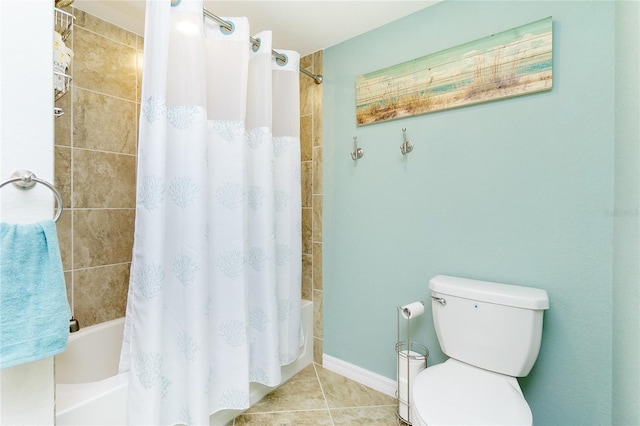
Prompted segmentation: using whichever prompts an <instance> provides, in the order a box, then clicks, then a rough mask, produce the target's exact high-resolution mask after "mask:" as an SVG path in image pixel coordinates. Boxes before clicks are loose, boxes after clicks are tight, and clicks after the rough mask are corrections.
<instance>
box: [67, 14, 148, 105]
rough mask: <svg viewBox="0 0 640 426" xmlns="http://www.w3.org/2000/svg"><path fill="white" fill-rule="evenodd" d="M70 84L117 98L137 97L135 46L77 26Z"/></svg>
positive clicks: (131, 99)
mask: <svg viewBox="0 0 640 426" xmlns="http://www.w3.org/2000/svg"><path fill="white" fill-rule="evenodd" d="M73 46H74V53H75V56H74V63H73V67H74V68H73V84H74V85H75V86H76V87H80V88H83V89H89V90H93V91H95V92H100V93H105V94H108V95H112V96H117V97H119V98H123V99H127V100H130V101H135V99H136V79H137V71H136V49H135V48H132V47H128V46H125V45H123V44H120V43H117V42H115V41H113V40H110V39H108V38H106V37H102V36H100V35H97V34H95V33H93V32H90V31H86V30H84V29H82V28H80V27H76V28H75V30H74V32H73Z"/></svg>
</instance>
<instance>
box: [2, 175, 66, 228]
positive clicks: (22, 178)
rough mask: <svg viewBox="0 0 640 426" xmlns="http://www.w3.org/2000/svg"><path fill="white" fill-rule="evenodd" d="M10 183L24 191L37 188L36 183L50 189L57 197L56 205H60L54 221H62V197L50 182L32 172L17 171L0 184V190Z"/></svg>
mask: <svg viewBox="0 0 640 426" xmlns="http://www.w3.org/2000/svg"><path fill="white" fill-rule="evenodd" d="M8 183H13V186H15V187H16V188H18V189H22V190H27V189H31V188H33V187H34V186H35V184H36V183H41V184H43V185H44V186H46V187H47V188H49V189H50V190H51V191H52V192H53V195H55V197H56V203H58V209H57V210H58V211H57V212H56V215H55V216H54V218H53V221H54V222H57V221H58V219H60V216H61V215H62V209H63V207H62V196H61V195H60V193H59V192H58V190H57V189H56V188H55V187H54V186H53V185H51V184H50V183H49V182H47V181H46V180H42V179H40V178H38V177H36V175H35V174H34V173H33V172H32V171H30V170H17V171H15V172H13V174H12V175H11V177H10V178H9V179H7V180H5V181H4V182H2V183H0V188H2V187H3V186H5V185H6V184H8Z"/></svg>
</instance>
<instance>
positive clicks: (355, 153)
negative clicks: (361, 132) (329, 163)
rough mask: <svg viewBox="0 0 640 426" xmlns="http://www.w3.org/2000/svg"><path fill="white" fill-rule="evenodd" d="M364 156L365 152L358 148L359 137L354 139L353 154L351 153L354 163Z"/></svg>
mask: <svg viewBox="0 0 640 426" xmlns="http://www.w3.org/2000/svg"><path fill="white" fill-rule="evenodd" d="M363 155H364V150H363V149H362V148H358V137H357V136H354V137H353V152H352V153H351V159H352V160H353V161H356V160H359V159H360V158H362V156H363Z"/></svg>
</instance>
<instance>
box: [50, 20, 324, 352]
mask: <svg viewBox="0 0 640 426" xmlns="http://www.w3.org/2000/svg"><path fill="white" fill-rule="evenodd" d="M72 10H73V12H74V14H75V16H76V22H75V26H74V31H73V33H72V35H71V37H70V38H69V39H68V40H67V44H68V45H69V46H70V47H71V48H72V49H73V51H74V53H75V57H74V60H73V69H72V77H73V80H72V89H71V90H70V91H69V92H68V93H67V94H66V95H64V96H63V97H62V98H61V99H60V100H58V101H57V102H56V106H59V107H61V108H62V109H63V110H64V112H65V115H63V116H62V117H60V118H57V119H56V120H55V184H56V187H57V188H59V189H60V190H61V193H62V196H63V199H64V207H65V213H64V214H63V215H62V217H61V219H60V221H59V223H58V234H59V238H60V249H61V254H62V261H63V267H64V271H65V279H66V282H67V288H68V294H69V298H70V302H71V303H72V306H73V308H74V314H75V317H76V318H77V319H78V321H79V322H80V325H81V326H88V325H91V324H96V323H101V322H104V321H108V320H111V319H114V318H118V317H121V316H123V315H124V313H125V307H126V299H127V288H128V282H129V268H130V264H131V249H132V245H133V225H134V217H135V170H136V142H137V133H138V128H137V125H138V113H139V109H140V105H139V100H140V88H141V75H142V61H141V58H142V46H143V39H142V37H140V36H137V35H135V34H133V33H130V32H128V31H125V30H123V29H121V28H118V27H116V26H114V25H111V24H109V23H106V22H104V21H102V20H100V19H98V18H96V17H94V16H92V15H90V14H86V13H84V12H82V11H80V10H77V9H72ZM300 65H301V66H302V67H304V68H307V69H308V70H309V71H311V72H314V73H318V74H320V73H322V51H319V52H316V53H314V54H311V55H308V56H305V57H304V58H302V59H301V63H300ZM300 86H301V94H300V112H301V119H300V121H301V122H300V129H301V145H302V146H301V161H302V186H303V188H302V218H303V243H302V247H303V255H302V262H303V283H302V297H303V298H305V299H312V300H313V301H314V309H315V312H314V321H315V335H314V361H315V362H317V363H322V85H317V84H315V83H314V81H313V79H311V78H309V77H307V76H305V75H302V74H301V76H300Z"/></svg>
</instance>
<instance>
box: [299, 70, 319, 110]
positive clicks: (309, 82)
mask: <svg viewBox="0 0 640 426" xmlns="http://www.w3.org/2000/svg"><path fill="white" fill-rule="evenodd" d="M315 85H316V83H314V81H313V79H312V78H310V77H307V76H306V75H304V74H300V116H301V117H303V116H305V115H309V114H312V113H313V86H315Z"/></svg>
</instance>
